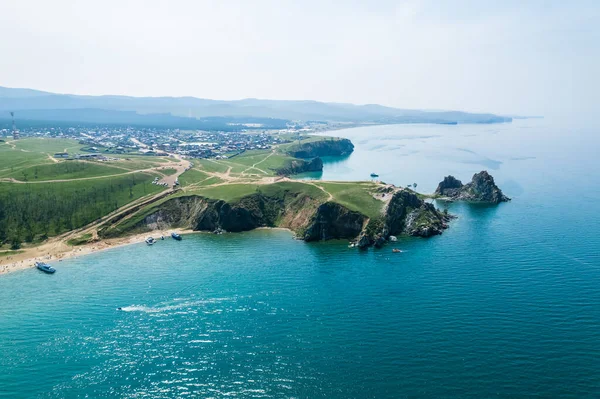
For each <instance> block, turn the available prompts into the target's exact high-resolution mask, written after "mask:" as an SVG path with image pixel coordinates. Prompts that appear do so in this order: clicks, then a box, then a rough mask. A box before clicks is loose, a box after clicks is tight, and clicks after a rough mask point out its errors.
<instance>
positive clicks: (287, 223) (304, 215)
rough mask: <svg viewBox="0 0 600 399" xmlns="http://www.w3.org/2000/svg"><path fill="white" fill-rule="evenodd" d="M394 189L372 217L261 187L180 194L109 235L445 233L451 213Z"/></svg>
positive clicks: (382, 236) (379, 240) (381, 236)
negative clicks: (216, 194)
mask: <svg viewBox="0 0 600 399" xmlns="http://www.w3.org/2000/svg"><path fill="white" fill-rule="evenodd" d="M393 190H397V189H395V188H393V187H392V191H391V192H390V193H388V194H390V195H391V198H389V201H388V203H387V206H386V207H385V208H384V211H383V212H382V213H381V215H380V216H378V217H374V218H371V219H369V217H367V216H366V215H365V214H363V213H361V212H357V211H353V210H350V209H348V208H347V207H345V206H343V205H341V204H339V203H336V202H335V201H332V200H324V199H323V197H321V198H320V199H315V198H313V197H311V196H310V195H308V194H307V193H306V192H303V191H291V190H280V191H277V190H264V191H257V192H256V193H253V194H251V195H247V196H245V197H242V198H241V199H238V200H235V201H230V202H227V201H223V200H219V199H210V198H205V197H202V196H198V195H187V196H180V197H175V198H172V199H169V200H166V201H165V202H163V203H161V204H159V205H156V206H154V207H153V208H150V209H146V210H144V211H143V213H141V214H139V215H138V216H137V217H135V218H132V219H131V220H130V221H128V222H126V223H124V224H123V225H120V226H119V225H117V226H113V227H111V229H109V230H107V231H106V233H105V234H107V235H113V236H114V235H116V234H125V233H128V232H144V231H152V230H163V231H164V230H168V229H171V228H189V229H192V230H199V231H221V230H225V231H230V232H240V231H247V230H252V229H255V228H257V227H286V228H289V229H291V230H292V231H294V232H295V233H296V235H297V236H298V237H300V238H302V239H303V240H305V241H320V240H329V239H334V238H339V239H350V240H357V242H358V245H359V246H360V247H367V246H371V245H375V246H377V247H379V246H382V245H383V244H384V243H385V242H386V241H387V239H388V238H389V236H390V235H411V236H419V237H429V236H432V235H436V234H441V233H442V231H443V230H444V229H446V228H447V227H448V226H447V224H446V223H447V221H448V220H449V216H448V215H447V214H445V213H441V212H439V211H437V210H436V209H435V207H434V206H433V205H431V204H429V203H426V202H424V201H423V200H421V199H420V198H419V197H418V196H417V195H416V193H414V192H413V191H411V190H408V189H400V190H397V191H393ZM266 192H268V193H269V194H265V193H266ZM373 194H374V195H376V194H377V193H376V192H374V193H373ZM133 216H135V215H133ZM103 234H104V233H103Z"/></svg>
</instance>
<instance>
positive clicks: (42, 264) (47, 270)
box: [35, 262, 56, 274]
mask: <svg viewBox="0 0 600 399" xmlns="http://www.w3.org/2000/svg"><path fill="white" fill-rule="evenodd" d="M35 267H37V268H38V269H39V270H41V271H43V272H44V273H48V274H52V273H54V272H55V271H56V269H55V268H53V267H52V266H50V265H49V264H47V263H46V262H35Z"/></svg>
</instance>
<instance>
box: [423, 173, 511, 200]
mask: <svg viewBox="0 0 600 399" xmlns="http://www.w3.org/2000/svg"><path fill="white" fill-rule="evenodd" d="M434 195H436V196H437V197H439V198H447V199H450V200H454V201H471V202H489V203H492V204H498V203H500V202H506V201H510V198H508V197H507V196H506V195H504V194H503V193H502V190H500V189H499V188H498V186H496V183H495V182H494V178H493V177H492V175H490V174H489V173H488V172H486V171H485V170H484V171H481V172H479V173H475V174H474V175H473V178H472V179H471V182H469V183H467V184H462V182H461V181H460V180H458V179H457V178H455V177H454V176H446V177H444V180H443V181H441V182H440V184H438V187H437V189H436V190H435V193H434Z"/></svg>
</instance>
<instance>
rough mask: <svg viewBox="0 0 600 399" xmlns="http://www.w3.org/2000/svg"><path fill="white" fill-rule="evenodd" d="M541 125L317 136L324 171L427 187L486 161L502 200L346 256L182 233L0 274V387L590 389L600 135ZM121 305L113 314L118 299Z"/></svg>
mask: <svg viewBox="0 0 600 399" xmlns="http://www.w3.org/2000/svg"><path fill="white" fill-rule="evenodd" d="M596 132H597V131H596V130H594V129H589V128H584V129H580V128H574V127H566V128H565V127H560V126H559V125H555V124H553V123H552V122H551V121H549V120H544V119H542V120H522V121H515V122H514V123H512V124H505V125H473V126H468V125H467V126H462V125H458V126H447V125H446V126H444V125H439V126H438V125H408V126H406V125H405V126H375V127H368V128H358V129H349V130H342V131H336V132H332V135H335V136H343V137H348V138H350V139H352V141H353V142H354V143H355V145H356V151H355V153H354V154H352V155H351V156H350V157H348V158H345V159H330V160H328V162H327V163H326V166H325V170H324V172H323V173H322V175H321V176H314V175H312V176H308V177H310V178H318V177H321V178H323V179H332V180H357V179H360V180H365V179H368V178H369V174H370V173H371V172H376V173H378V174H379V175H380V179H382V180H384V181H386V182H390V183H395V184H399V185H405V184H409V183H413V182H416V183H417V184H418V188H417V189H418V191H422V192H432V191H433V190H434V189H435V186H436V185H437V183H438V182H439V181H440V180H441V179H442V177H443V176H445V175H447V174H453V175H454V176H456V177H458V178H459V179H461V180H463V182H466V181H468V180H470V177H471V176H472V175H473V173H475V172H478V171H480V170H482V169H487V170H488V171H489V172H490V173H491V174H492V175H493V176H494V177H495V179H496V182H497V183H498V185H499V186H500V187H501V188H503V189H504V191H505V193H506V194H507V195H509V196H511V197H513V201H512V202H510V203H506V204H500V205H499V206H485V205H472V204H464V203H455V204H449V205H444V204H438V206H448V209H449V211H450V212H452V213H454V214H456V215H458V219H457V220H455V221H453V222H452V224H451V227H450V229H448V230H447V231H446V232H445V233H444V234H443V235H442V236H439V237H434V238H431V239H412V238H406V239H401V240H400V241H399V242H398V245H396V246H397V247H399V248H402V249H403V250H405V252H404V253H402V254H392V253H391V249H390V248H391V247H389V246H388V247H386V248H384V249H382V250H373V249H371V250H369V251H366V252H358V251H356V250H354V249H349V248H347V242H341V241H338V242H335V241H334V242H325V243H316V244H305V243H303V242H301V241H296V240H293V239H292V236H291V234H290V233H289V232H286V231H280V230H259V231H254V232H248V233H242V234H225V235H222V236H215V235H210V234H193V235H188V236H185V237H184V239H183V241H181V242H176V241H174V240H171V239H167V240H165V241H160V242H158V243H157V244H156V245H154V246H153V247H147V246H146V245H144V244H136V245H131V246H126V247H122V248H117V249H112V250H107V251H104V252H100V253H95V254H92V255H89V256H85V257H81V258H76V259H68V260H65V261H63V262H60V263H56V264H55V266H56V267H57V268H58V269H59V270H58V272H57V273H56V274H55V275H52V276H48V275H44V274H41V273H39V272H38V271H36V270H33V269H28V270H23V271H19V272H15V273H11V274H8V275H3V276H0V397H7V398H9V397H10V398H13V397H14V398H17V397H18V398H84V397H90V398H101V397H106V398H109V397H110V398H114V397H123V398H172V397H190V398H192V397H200V398H208V397H214V398H221V397H226V396H227V397H244V398H253V397H257V398H258V397H277V398H279V397H281V398H416V397H423V398H443V397H460V398H488V397H501V398H504V397H506V398H508V397H510V398H522V397H543V398H557V397H564V398H567V397H568V398H596V397H599V396H600V227H598V220H599V219H598V215H599V214H600V180H599V179H598V177H597V176H596V174H597V172H598V171H599V170H600V161H599V159H598V157H597V155H596V153H597V149H598V148H600V145H599V144H600V139H598V136H597V134H596ZM117 307H122V308H123V311H117V310H116V308H117Z"/></svg>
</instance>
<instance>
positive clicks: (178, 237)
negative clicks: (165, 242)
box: [171, 232, 181, 241]
mask: <svg viewBox="0 0 600 399" xmlns="http://www.w3.org/2000/svg"><path fill="white" fill-rule="evenodd" d="M171 237H172V238H173V239H174V240H177V241H181V235H179V234H177V233H175V232H172V233H171Z"/></svg>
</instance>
